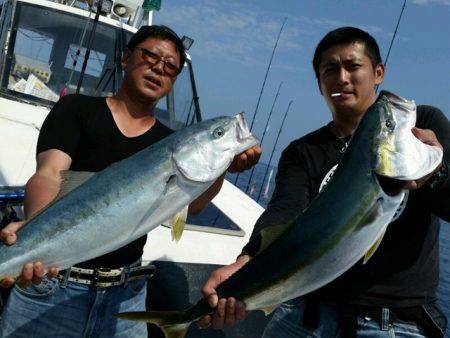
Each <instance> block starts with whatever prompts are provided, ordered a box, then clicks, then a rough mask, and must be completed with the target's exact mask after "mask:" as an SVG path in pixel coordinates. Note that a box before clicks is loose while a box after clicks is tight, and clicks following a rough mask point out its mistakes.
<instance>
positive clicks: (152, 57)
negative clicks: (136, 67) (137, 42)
mask: <svg viewBox="0 0 450 338" xmlns="http://www.w3.org/2000/svg"><path fill="white" fill-rule="evenodd" d="M138 49H139V50H140V52H141V57H142V59H143V60H144V61H145V62H148V63H149V64H150V65H151V66H154V65H156V64H157V63H158V62H162V63H163V64H164V66H163V70H164V73H166V74H167V75H169V76H175V75H178V74H179V73H180V68H178V67H177V66H175V65H174V64H173V63H172V62H170V61H167V60H164V59H163V58H162V57H161V56H159V55H157V54H155V53H153V52H151V51H149V50H148V49H145V48H142V47H138Z"/></svg>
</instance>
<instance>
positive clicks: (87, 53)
mask: <svg viewBox="0 0 450 338" xmlns="http://www.w3.org/2000/svg"><path fill="white" fill-rule="evenodd" d="M102 3H103V0H99V1H98V3H97V13H95V18H94V23H93V25H92V30H91V32H90V33H89V41H88V45H87V48H86V53H85V54H84V60H83V66H82V67H81V72H80V77H79V78H78V84H77V91H76V93H77V94H79V93H80V88H81V84H82V82H83V78H84V73H85V72H86V67H87V63H88V61H89V55H90V54H91V46H92V41H93V40H94V36H95V31H96V29H97V23H98V20H99V18H100V10H101V8H102Z"/></svg>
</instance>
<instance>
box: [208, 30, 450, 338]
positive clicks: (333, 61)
mask: <svg viewBox="0 0 450 338" xmlns="http://www.w3.org/2000/svg"><path fill="white" fill-rule="evenodd" d="M313 66H314V70H315V73H316V76H317V81H318V85H319V89H320V92H321V94H322V95H323V96H324V98H325V100H326V102H327V104H328V106H329V108H330V110H331V113H332V118H333V119H332V122H330V123H329V124H328V125H326V126H324V127H322V128H320V129H318V130H316V131H314V132H312V133H310V134H308V135H306V136H304V137H302V138H300V139H298V140H295V141H293V142H292V143H291V144H290V145H289V146H288V147H287V148H286V149H285V150H284V151H283V153H282V156H281V158H280V162H279V165H278V173H277V177H276V187H275V191H274V193H273V196H272V199H271V201H270V203H269V205H268V207H267V209H266V210H265V212H264V213H263V214H262V215H261V217H260V218H259V219H258V221H257V223H256V225H255V229H254V231H253V234H252V236H251V239H250V242H249V243H248V244H247V245H246V246H245V247H244V249H243V251H242V254H241V255H240V256H239V257H238V259H237V261H236V262H235V263H233V264H231V265H229V266H225V267H223V268H220V269H218V270H216V271H215V272H214V273H213V274H212V275H211V277H210V279H209V280H208V281H207V283H206V284H205V286H204V288H203V293H204V294H205V296H207V297H208V300H209V302H210V304H211V305H212V306H216V305H217V304H218V307H217V310H216V311H215V314H214V315H213V316H212V318H210V317H204V318H203V319H202V320H201V321H200V322H199V325H200V326H206V325H208V323H209V322H211V321H212V324H213V326H214V327H216V328H221V327H222V326H223V325H224V323H227V324H234V322H235V321H236V319H242V318H243V317H244V315H245V311H244V309H245V308H244V305H243V304H242V303H240V302H237V301H236V300H235V299H233V298H229V299H228V300H226V299H220V300H218V299H217V295H216V294H215V288H216V287H217V285H218V284H219V283H220V282H222V281H223V280H225V279H226V278H228V277H229V276H230V275H231V274H233V273H234V272H235V271H237V270H238V269H240V268H241V267H242V266H243V265H244V264H245V263H247V262H248V261H249V260H250V259H251V257H252V256H254V255H255V254H256V253H257V252H258V249H259V247H260V245H261V238H260V236H259V233H260V231H261V230H262V229H263V228H266V227H270V226H273V225H277V224H282V223H284V222H287V221H290V220H292V219H294V218H295V217H296V216H298V214H299V212H301V211H302V210H304V209H305V208H306V207H307V206H308V205H309V204H310V203H311V201H312V200H313V198H314V197H315V196H316V195H317V194H318V193H319V191H320V189H321V188H322V187H323V186H324V185H325V184H326V181H327V180H328V179H329V177H330V176H331V174H332V171H333V170H334V169H335V166H336V165H337V164H338V163H339V161H340V159H341V157H342V155H343V153H344V152H345V150H346V148H347V143H348V141H349V139H350V136H351V135H352V133H353V132H354V130H355V129H356V127H357V125H358V122H359V121H360V119H361V118H362V116H363V115H364V113H365V111H366V110H367V108H368V107H369V106H370V105H372V104H373V103H374V102H375V100H376V91H375V86H377V85H379V84H380V83H381V82H382V80H383V76H384V66H383V64H382V63H381V57H380V53H379V48H378V45H377V43H376V41H375V40H374V39H373V37H371V36H370V35H369V34H367V33H366V32H364V31H362V30H360V29H357V28H353V27H343V28H339V29H336V30H334V31H331V32H329V33H328V34H327V35H326V36H325V37H324V38H323V39H322V40H321V42H320V43H319V44H318V46H317V48H316V51H315V55H314V59H313ZM334 93H339V95H333V96H332V95H331V94H334ZM412 132H413V133H414V135H415V136H416V137H417V138H419V139H420V140H421V141H422V142H424V143H427V144H431V145H436V146H440V147H443V149H444V159H443V163H442V164H441V165H440V166H439V167H438V168H437V169H436V171H435V172H434V173H432V174H430V175H428V176H426V177H424V178H422V179H419V180H417V181H412V182H407V185H406V186H405V188H408V189H411V190H410V191H409V197H408V200H407V203H406V205H404V210H403V212H402V213H400V212H399V214H400V215H399V217H398V218H396V219H394V220H393V221H392V223H391V224H390V225H389V227H388V229H387V231H386V234H385V236H384V238H383V241H382V242H381V244H380V246H379V248H378V250H377V251H376V252H375V254H374V255H373V257H372V258H371V259H370V260H369V262H368V263H367V264H366V265H362V264H360V263H358V264H356V265H355V266H354V267H353V268H352V269H350V270H349V271H348V272H347V273H345V274H344V275H342V276H341V277H339V278H337V279H336V280H335V281H333V282H331V283H330V284H328V285H326V286H325V287H323V288H321V289H319V290H317V291H316V292H314V293H312V294H309V295H307V296H305V297H302V298H301V299H294V300H292V301H290V302H287V303H286V304H282V305H281V306H279V307H278V308H277V310H276V311H275V313H274V315H273V317H272V319H271V321H270V322H269V324H268V326H267V327H266V330H265V332H264V337H265V338H275V337H276V338H278V337H283V338H290V337H336V336H341V337H352V336H355V335H357V336H363V337H393V336H394V335H399V336H402V337H424V336H437V337H442V336H443V332H444V331H445V326H446V319H445V316H444V315H443V314H442V313H441V312H440V310H439V309H438V307H437V306H436V287H437V284H438V277H439V226H440V225H439V221H438V219H437V217H441V218H443V219H445V220H447V221H450V179H449V175H448V166H449V162H450V123H449V121H448V119H447V118H446V117H445V115H444V114H443V113H442V112H441V111H440V110H439V109H437V108H434V107H430V106H418V108H417V123H416V127H415V128H413V130H412ZM343 193H345V192H343ZM280 264H283V262H280Z"/></svg>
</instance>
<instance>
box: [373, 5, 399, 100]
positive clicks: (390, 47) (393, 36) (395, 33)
mask: <svg viewBox="0 0 450 338" xmlns="http://www.w3.org/2000/svg"><path fill="white" fill-rule="evenodd" d="M405 7H406V0H404V1H403V6H402V10H401V11H400V15H399V16H398V20H397V25H396V26H395V30H394V35H392V39H391V43H390V45H389V48H388V52H387V54H386V59H385V61H384V67H385V68H386V66H387V62H388V59H389V55H390V54H391V49H392V46H393V44H394V40H395V37H396V35H397V31H398V27H399V26H400V21H401V20H402V16H403V11H404V10H405ZM378 87H379V85H377V86H376V88H375V92H378Z"/></svg>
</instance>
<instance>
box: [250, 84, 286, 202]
mask: <svg viewBox="0 0 450 338" xmlns="http://www.w3.org/2000/svg"><path fill="white" fill-rule="evenodd" d="M282 85H283V81H281V82H280V85H279V86H278V90H277V94H276V95H275V98H274V100H273V103H272V107H271V108H270V112H269V116H268V117H267V121H266V125H265V126H264V131H263V134H262V136H261V140H260V141H259V144H260V145H261V146H262V144H263V141H264V137H265V136H266V133H267V130H268V129H269V128H268V127H269V122H270V118H271V117H272V113H273V108H274V107H275V103H276V102H277V99H278V96H279V95H280V90H281V86H282ZM255 167H256V166H253V168H252V171H251V172H250V176H249V178H248V182H247V188H246V189H245V193H247V192H248V189H249V188H250V184H251V182H252V178H253V174H254V173H255Z"/></svg>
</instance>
